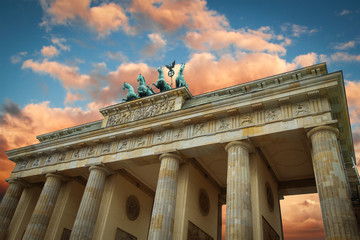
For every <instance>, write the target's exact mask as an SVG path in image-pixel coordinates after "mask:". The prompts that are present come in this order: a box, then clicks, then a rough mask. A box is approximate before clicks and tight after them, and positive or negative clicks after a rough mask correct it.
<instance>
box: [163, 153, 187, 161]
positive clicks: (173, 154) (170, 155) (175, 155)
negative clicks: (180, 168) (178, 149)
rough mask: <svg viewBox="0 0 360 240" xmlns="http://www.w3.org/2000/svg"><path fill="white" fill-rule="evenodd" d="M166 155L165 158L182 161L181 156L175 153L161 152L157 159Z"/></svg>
mask: <svg viewBox="0 0 360 240" xmlns="http://www.w3.org/2000/svg"><path fill="white" fill-rule="evenodd" d="M166 157H167V158H174V159H176V160H178V161H179V162H182V161H183V160H182V158H181V157H180V156H179V155H178V154H176V153H163V154H161V155H160V157H159V159H160V161H161V160H162V159H163V158H166Z"/></svg>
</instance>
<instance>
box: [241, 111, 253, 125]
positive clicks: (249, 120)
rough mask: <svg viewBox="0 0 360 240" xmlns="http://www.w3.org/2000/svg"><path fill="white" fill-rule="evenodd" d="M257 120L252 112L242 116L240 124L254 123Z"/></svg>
mask: <svg viewBox="0 0 360 240" xmlns="http://www.w3.org/2000/svg"><path fill="white" fill-rule="evenodd" d="M255 122H256V121H255V118H254V115H253V114H251V113H247V114H244V115H242V116H240V126H247V125H253V124H255Z"/></svg>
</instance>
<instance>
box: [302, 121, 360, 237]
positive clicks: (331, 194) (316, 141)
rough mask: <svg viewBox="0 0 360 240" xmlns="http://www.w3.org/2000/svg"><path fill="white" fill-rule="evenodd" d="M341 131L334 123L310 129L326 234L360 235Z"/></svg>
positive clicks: (331, 235)
mask: <svg viewBox="0 0 360 240" xmlns="http://www.w3.org/2000/svg"><path fill="white" fill-rule="evenodd" d="M338 135H339V130H338V129H336V128H333V127H330V126H321V127H316V128H314V129H312V130H310V131H309V132H308V137H309V138H310V139H311V143H312V147H313V151H312V158H313V165H314V173H315V180H316V186H317V190H318V193H319V198H320V206H321V213H322V216H323V222H324V229H325V237H326V239H360V235H359V229H358V226H357V223H356V219H355V215H354V212H353V209H352V204H351V200H350V197H349V192H348V189H347V182H346V178H345V174H344V169H343V167H342V164H341V162H340V161H341V159H340V151H339V147H338V146H339V145H338V142H337V136H338Z"/></svg>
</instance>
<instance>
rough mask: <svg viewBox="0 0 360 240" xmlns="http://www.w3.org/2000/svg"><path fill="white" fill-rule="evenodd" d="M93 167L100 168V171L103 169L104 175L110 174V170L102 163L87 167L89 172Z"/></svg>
mask: <svg viewBox="0 0 360 240" xmlns="http://www.w3.org/2000/svg"><path fill="white" fill-rule="evenodd" d="M95 169H97V170H100V171H103V172H104V173H105V175H106V176H107V175H110V173H111V171H110V170H109V169H108V168H106V167H105V166H103V165H95V166H91V167H89V171H90V172H91V171H92V170H95Z"/></svg>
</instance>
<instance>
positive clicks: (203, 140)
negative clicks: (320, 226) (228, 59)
mask: <svg viewBox="0 0 360 240" xmlns="http://www.w3.org/2000/svg"><path fill="white" fill-rule="evenodd" d="M159 74H160V72H159ZM159 76H160V75H159ZM219 81H221V79H219ZM129 91H130V90H129ZM128 100H129V99H128ZM100 112H101V114H102V115H103V119H101V120H99V121H96V122H91V123H87V124H83V125H80V126H75V127H71V128H67V129H63V130H60V131H56V132H51V133H48V134H44V135H40V136H38V137H37V139H38V140H39V141H40V142H39V143H38V144H34V145H31V146H27V147H23V148H19V149H14V150H10V151H8V152H7V155H8V157H9V159H10V160H11V161H13V162H15V163H16V166H15V168H14V170H13V172H12V174H11V177H10V178H9V179H8V183H9V188H8V190H7V192H6V194H5V196H4V198H3V200H2V202H1V205H0V239H26V240H37V239H39V240H40V239H51V240H60V239H72V240H78V239H84V240H91V239H106V240H107V239H139V240H142V239H151V240H158V239H159V240H171V239H176V240H185V239H221V235H222V233H221V217H222V212H221V209H222V205H223V204H226V229H225V236H226V239H227V240H237V239H241V240H243V239H259V240H260V239H283V234H282V222H281V214H280V204H279V201H280V199H282V197H283V196H286V195H294V194H303V193H318V194H319V198H320V205H321V212H322V217H323V222H324V228H325V235H326V239H360V238H359V225H358V221H359V220H360V219H359V218H358V219H356V218H357V217H359V215H358V213H359V212H360V207H359V192H358V186H359V177H358V175H357V171H356V168H354V166H355V155H354V147H353V140H352V134H351V128H350V121H349V114H348V108H347V102H346V95H345V88H344V80H343V75H342V72H341V71H339V72H333V73H328V72H327V68H326V65H325V64H324V63H322V64H317V65H314V66H309V67H306V68H302V69H298V70H294V71H291V72H287V73H283V74H279V75H276V76H272V77H267V78H264V79H260V80H256V81H252V82H248V83H244V84H240V85H236V86H232V87H228V88H224V89H220V90H216V91H213V92H209V93H205V94H201V95H197V96H192V95H191V93H190V92H189V90H188V88H187V87H186V86H182V87H181V86H179V87H177V88H172V89H170V90H167V91H161V92H160V93H157V94H152V95H149V96H145V97H141V98H136V99H134V100H131V101H126V102H122V103H119V104H115V105H112V106H108V107H105V108H103V109H100Z"/></svg>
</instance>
